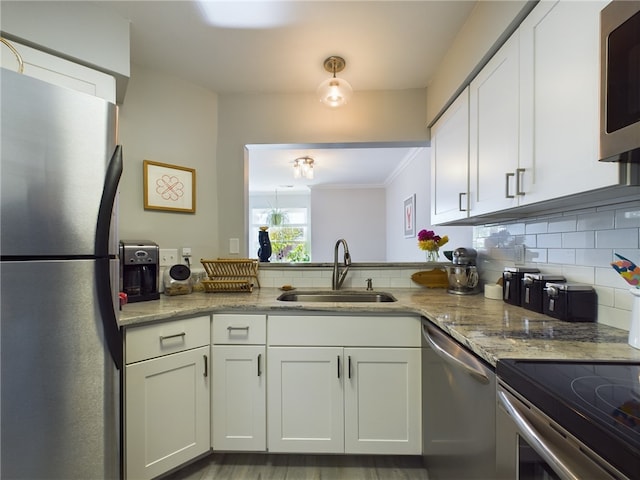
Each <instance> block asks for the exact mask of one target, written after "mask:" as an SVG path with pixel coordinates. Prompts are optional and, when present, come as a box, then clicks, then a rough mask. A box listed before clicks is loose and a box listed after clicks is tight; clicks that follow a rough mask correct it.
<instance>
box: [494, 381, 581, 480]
mask: <svg viewBox="0 0 640 480" xmlns="http://www.w3.org/2000/svg"><path fill="white" fill-rule="evenodd" d="M498 402H499V403H500V404H501V405H502V406H503V407H504V409H505V411H506V412H507V413H508V414H509V416H510V417H511V419H512V420H513V421H514V422H515V424H516V426H517V427H518V433H519V434H520V435H521V436H522V437H523V438H524V439H525V440H526V441H527V443H528V444H529V446H530V447H531V448H533V449H534V450H535V451H536V452H537V453H538V455H540V456H541V457H542V458H543V459H544V461H545V462H547V464H548V465H549V466H550V467H551V468H552V469H553V471H554V472H556V474H558V476H560V478H562V479H563V480H580V477H579V476H577V475H576V474H575V473H574V472H573V471H571V469H570V468H569V467H568V466H567V465H566V464H565V463H564V462H563V461H562V460H561V459H560V458H559V457H558V456H557V455H556V454H555V453H553V450H552V448H551V447H550V446H549V445H548V444H547V443H546V442H545V441H544V439H543V438H542V437H541V436H540V434H539V433H538V432H537V431H536V429H535V428H534V427H533V425H531V424H530V423H529V422H528V421H527V419H526V418H525V417H524V415H522V414H521V413H520V411H519V410H518V409H517V407H516V406H515V405H514V404H513V403H512V402H511V400H509V398H508V397H507V395H506V394H505V392H503V391H500V390H498Z"/></svg>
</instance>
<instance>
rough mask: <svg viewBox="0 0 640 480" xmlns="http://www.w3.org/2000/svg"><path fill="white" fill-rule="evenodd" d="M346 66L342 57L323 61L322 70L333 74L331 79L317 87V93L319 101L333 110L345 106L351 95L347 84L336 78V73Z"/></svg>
mask: <svg viewBox="0 0 640 480" xmlns="http://www.w3.org/2000/svg"><path fill="white" fill-rule="evenodd" d="M346 65H347V62H345V60H344V58H342V57H336V56H331V57H329V58H327V59H326V60H325V61H324V69H325V70H326V71H327V72H329V73H333V77H331V78H328V79H326V80H325V81H324V82H322V83H321V84H320V86H319V87H318V90H317V93H318V96H319V97H320V101H321V102H322V103H324V104H325V105H328V106H329V107H334V108H335V107H341V106H342V105H345V104H346V103H347V102H348V101H349V99H350V98H351V95H352V94H353V88H351V85H349V82H347V81H346V80H344V79H342V78H338V77H336V73H338V72H341V71H342V70H344V67H345V66H346Z"/></svg>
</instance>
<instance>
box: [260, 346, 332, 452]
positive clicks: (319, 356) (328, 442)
mask: <svg viewBox="0 0 640 480" xmlns="http://www.w3.org/2000/svg"><path fill="white" fill-rule="evenodd" d="M268 356H269V360H268V366H267V371H268V375H269V384H268V386H267V405H268V409H267V412H268V413H267V418H268V438H269V442H268V447H269V451H270V452H287V453H295V452H298V453H343V452H344V406H343V387H342V375H343V374H342V367H343V366H342V362H343V359H342V348H338V347H313V348H308V347H303V348H300V347H269V349H268Z"/></svg>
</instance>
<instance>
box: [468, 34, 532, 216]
mask: <svg viewBox="0 0 640 480" xmlns="http://www.w3.org/2000/svg"><path fill="white" fill-rule="evenodd" d="M518 46H519V45H518V32H516V33H514V34H513V35H512V36H511V37H510V38H509V40H507V42H506V43H505V44H504V45H503V46H502V48H500V50H498V52H497V53H496V54H495V55H494V56H493V57H492V58H491V60H490V61H489V63H487V65H486V66H485V67H484V68H483V69H482V70H481V71H480V73H479V74H478V76H477V77H476V78H475V79H474V80H473V82H471V86H470V91H469V122H470V125H469V165H470V167H469V168H470V172H469V197H470V200H469V203H470V205H469V209H470V214H471V215H481V214H484V213H488V212H495V211H499V210H505V209H507V208H511V207H514V206H516V205H518V198H519V197H520V195H519V194H518V193H520V192H518V187H519V186H520V181H521V179H522V172H520V171H519V170H518V146H519V139H518V136H519V129H518V125H519V124H518V120H519V113H520V109H519V106H518V103H519V85H518V74H519V71H518Z"/></svg>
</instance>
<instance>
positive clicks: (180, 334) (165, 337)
mask: <svg viewBox="0 0 640 480" xmlns="http://www.w3.org/2000/svg"><path fill="white" fill-rule="evenodd" d="M186 335H187V334H186V333H185V332H180V333H176V334H174V335H166V336H163V335H160V341H161V342H164V341H165V340H169V339H170V338H178V337H185V336H186Z"/></svg>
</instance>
